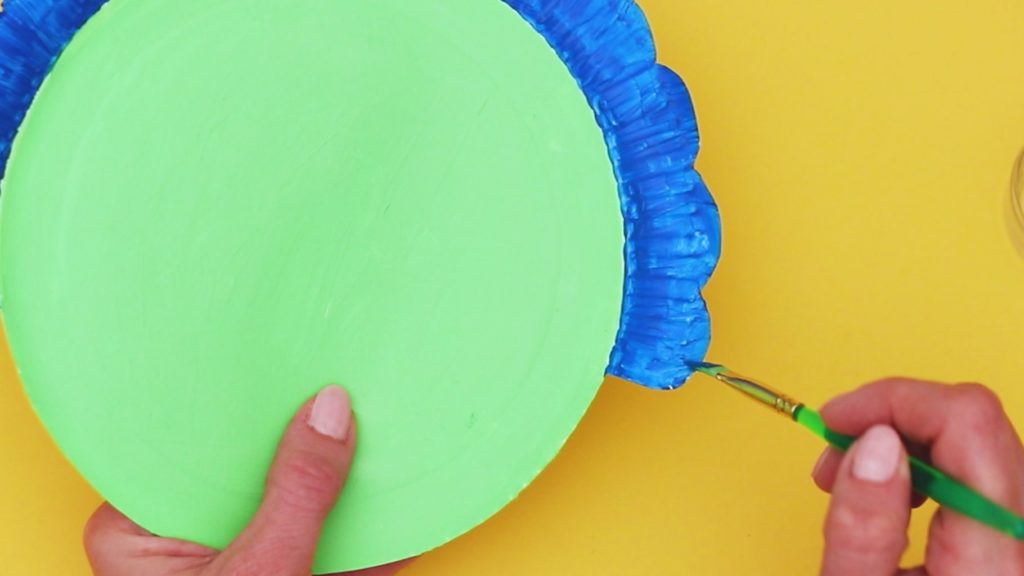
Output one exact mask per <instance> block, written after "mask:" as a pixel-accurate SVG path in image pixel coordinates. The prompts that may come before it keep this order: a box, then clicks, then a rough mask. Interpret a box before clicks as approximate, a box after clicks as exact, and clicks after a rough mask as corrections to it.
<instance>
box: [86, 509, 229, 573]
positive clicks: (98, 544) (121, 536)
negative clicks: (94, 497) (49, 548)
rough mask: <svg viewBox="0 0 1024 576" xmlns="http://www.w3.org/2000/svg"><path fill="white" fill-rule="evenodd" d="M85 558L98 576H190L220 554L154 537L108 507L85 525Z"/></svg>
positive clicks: (207, 549) (191, 544) (189, 544)
mask: <svg viewBox="0 0 1024 576" xmlns="http://www.w3.org/2000/svg"><path fill="white" fill-rule="evenodd" d="M82 537H83V544H84V546H85V554H86V557H87V558H88V559H89V564H90V566H92V570H93V574H96V575H97V576H134V575H136V574H151V575H155V576H159V575H162V574H181V575H182V576H184V575H186V574H188V573H189V571H190V570H197V569H199V568H201V567H203V566H205V565H206V564H208V563H209V562H210V561H211V560H212V559H213V557H214V556H215V555H216V553H217V551H216V550H213V549H211V548H207V547H205V546H200V545H199V544H194V543H192V542H185V541H182V540H174V539H170V538H160V537H158V536H154V535H152V534H150V533H149V532H147V531H146V530H144V529H143V528H141V527H139V526H138V525H137V524H135V523H134V522H132V521H131V520H129V519H128V518H127V517H126V516H124V515H123V514H121V513H120V512H119V511H117V509H115V508H114V507H113V506H111V505H110V504H107V503H104V504H103V505H101V506H100V507H99V508H98V509H97V510H96V512H94V513H93V515H92V517H90V518H89V521H88V522H86V524H85V530H84V532H83V536H82Z"/></svg>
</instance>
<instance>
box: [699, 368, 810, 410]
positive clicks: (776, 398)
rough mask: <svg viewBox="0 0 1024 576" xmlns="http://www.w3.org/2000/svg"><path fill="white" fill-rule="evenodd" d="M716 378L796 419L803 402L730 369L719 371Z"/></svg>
mask: <svg viewBox="0 0 1024 576" xmlns="http://www.w3.org/2000/svg"><path fill="white" fill-rule="evenodd" d="M715 378H718V379H719V380H720V381H722V382H725V383H726V384H728V385H730V386H732V387H733V388H735V389H736V390H739V391H740V392H743V393H744V394H746V395H747V396H750V397H751V398H755V399H757V400H758V401H759V402H761V403H762V404H764V405H765V406H767V407H769V408H771V409H772V410H774V411H776V412H781V413H782V414H785V415H786V416H789V417H790V418H793V419H796V409H797V408H799V407H800V405H801V404H800V403H799V402H797V401H796V400H793V399H792V398H790V397H789V396H786V395H785V394H783V393H781V392H777V391H775V390H772V389H771V388H770V387H768V386H766V385H764V384H761V383H760V382H757V381H754V380H751V379H750V378H747V377H746V376H740V375H739V374H736V373H734V372H730V371H729V370H725V371H722V372H719V373H718V374H716V375H715Z"/></svg>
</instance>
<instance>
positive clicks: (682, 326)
mask: <svg viewBox="0 0 1024 576" xmlns="http://www.w3.org/2000/svg"><path fill="white" fill-rule="evenodd" d="M106 1H107V0H8V2H6V3H5V8H4V12H3V13H2V14H0V55H2V58H0V178H2V177H3V174H4V170H5V168H6V165H7V159H8V156H9V154H10V149H11V144H12V142H13V140H14V136H15V133H16V131H17V128H18V126H19V125H20V124H21V122H22V120H23V119H24V117H25V113H26V111H27V110H28V107H29V105H30V104H31V102H32V98H33V97H34V96H35V94H36V92H37V91H38V89H39V85H40V84H41V83H42V81H43V78H45V76H46V74H47V72H48V71H49V70H50V67H51V66H52V64H53V62H54V60H56V58H57V56H58V55H59V54H60V51H61V50H62V49H63V48H64V46H66V45H67V43H68V42H69V41H70V40H71V37H72V36H73V35H74V34H75V32H77V31H78V29H79V28H81V26H82V25H83V24H84V23H85V22H86V21H87V20H88V19H89V18H90V17H91V16H92V15H93V14H95V13H96V11H97V10H99V9H100V7H101V6H102V5H103V4H104V3H106ZM503 1H504V2H505V3H506V4H508V5H509V6H510V7H511V8H513V9H515V10H516V11H517V12H518V13H519V14H521V15H522V16H523V18H525V19H526V20H527V21H528V22H529V23H530V24H531V25H532V26H533V27H534V28H535V29H536V30H537V31H538V32H539V33H541V34H542V35H543V36H544V37H545V38H546V39H547V41H548V43H549V44H550V45H551V47H552V48H553V49H554V50H555V51H556V52H557V53H558V55H559V56H560V57H561V58H562V60H563V61H564V62H565V64H566V66H567V67H568V69H569V72H570V73H571V74H572V75H573V77H575V78H576V80H577V82H578V83H579V85H580V88H581V89H582V90H583V92H584V94H585V95H586V97H587V100H588V101H589V102H590V105H591V107H592V108H593V110H594V115H595V118H596V119H597V122H598V123H599V124H600V126H601V129H602V130H603V131H604V135H605V141H606V142H607V144H608V154H609V158H610V159H611V162H612V165H613V168H614V170H615V174H616V177H617V179H618V183H619V200H620V203H621V205H622V217H623V221H624V226H625V248H624V259H625V284H624V286H623V298H622V313H621V318H620V323H619V331H618V334H617V336H616V341H615V346H614V348H613V350H612V353H611V357H610V360H609V365H608V369H607V371H608V373H609V374H613V375H615V376H619V377H622V378H625V379H627V380H631V381H633V382H637V383H639V384H642V385H644V386H648V387H651V388H661V389H671V388H676V387H678V386H680V385H682V384H683V382H685V381H686V379H687V378H688V377H689V376H690V374H691V370H690V368H689V367H688V365H687V362H691V361H699V360H701V359H703V358H704V354H705V353H706V352H707V347H708V344H709V342H710V338H711V329H710V319H709V316H708V312H707V309H706V307H705V305H704V300H703V298H702V297H701V293H700V291H701V288H702V287H703V286H704V284H705V283H706V282H707V280H708V278H709V277H710V276H711V273H712V271H713V270H714V267H715V264H716V263H717V262H718V255H719V251H720V246H721V236H720V225H719V220H718V210H717V208H716V207H715V204H714V201H713V200H712V198H711V195H710V193H709V192H708V190H707V188H706V187H705V186H704V183H703V181H702V180H701V178H700V175H699V174H697V172H696V171H695V170H694V166H693V162H694V159H695V158H696V156H697V150H698V147H699V140H698V135H697V123H696V119H695V116H694V111H693V104H692V102H691V100H690V96H689V93H688V92H687V90H686V86H685V85H684V84H683V82H682V80H680V78H679V77H678V76H677V75H676V74H675V73H674V72H672V71H671V70H669V69H668V68H666V67H664V66H661V65H659V64H657V63H656V60H655V50H654V40H653V38H652V36H651V31H650V27H649V26H648V23H647V19H646V18H645V16H644V14H643V12H642V11H641V10H640V8H639V7H638V6H637V5H636V4H635V3H634V1H633V0H503Z"/></svg>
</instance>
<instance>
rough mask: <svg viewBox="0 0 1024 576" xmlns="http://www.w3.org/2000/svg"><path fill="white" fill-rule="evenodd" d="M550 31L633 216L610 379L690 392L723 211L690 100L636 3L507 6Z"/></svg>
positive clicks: (706, 339)
mask: <svg viewBox="0 0 1024 576" xmlns="http://www.w3.org/2000/svg"><path fill="white" fill-rule="evenodd" d="M505 1H506V2H507V3H508V4H509V5H511V6H513V7H515V8H516V10H518V11H519V12H520V13H521V14H522V15H523V17H524V18H526V19H527V20H529V21H530V22H531V23H532V24H533V26H534V27H535V28H536V29H537V31H539V32H540V33H541V34H543V35H544V36H545V37H546V38H547V39H548V41H549V42H550V43H551V45H552V47H553V48H554V49H555V50H556V51H557V52H558V54H559V55H560V56H561V57H562V59H563V60H564V61H565V63H566V66H567V67H568V68H569V70H570V72H571V73H572V74H573V76H574V77H576V79H577V80H578V81H579V84H580V87H581V88H582V89H583V91H584V92H585V93H586V95H587V98H588V100H589V101H590V104H591V106H592V107H593V109H594V112H595V115H596V117H597V121H598V122H599V123H600V125H601V128H602V129H603V130H604V134H605V138H606V140H607V142H608V150H609V155H610V157H611V159H612V163H613V164H614V165H615V172H616V177H617V179H618V185H619V197H620V200H621V202H622V217H623V219H624V221H625V231H626V242H625V254H624V255H625V268H626V282H625V285H624V286H623V291H622V313H621V319H620V324H619V331H618V336H617V337H616V340H615V347H614V349H613V350H612V354H611V359H610V362H609V365H608V373H609V374H613V375H615V376H619V377H620V378H625V379H626V380H631V381H633V382H636V383H638V384H642V385H644V386H647V387H650V388H659V389H672V388H676V387H678V386H681V385H682V384H683V383H684V382H685V381H686V379H687V378H689V376H690V374H691V370H690V368H689V367H688V364H687V362H688V361H699V360H702V359H703V358H704V354H705V353H706V352H707V349H708V345H709V343H710V340H711V322H710V318H709V317H708V312H707V308H706V306H705V305H704V299H703V298H702V297H701V289H702V288H703V286H704V284H705V283H706V282H707V281H708V279H709V278H710V277H711V273H712V271H713V270H714V268H715V265H716V264H717V263H718V256H719V251H720V249H721V233H720V225H719V221H718V209H717V208H716V206H715V203H714V201H713V200H712V198H711V194H710V193H709V192H708V190H707V188H706V187H705V186H704V182H703V180H702V179H701V177H700V174H698V173H697V171H696V170H695V169H694V165H693V163H694V160H695V159H696V157H697V151H698V148H699V145H700V142H699V138H698V134H697V121H696V117H695V115H694V111H693V104H692V102H691V100H690V94H689V92H688V91H687V89H686V86H685V85H684V84H683V81H682V80H681V79H680V78H679V76H677V75H676V73H675V72H673V71H672V70H670V69H668V68H667V67H665V66H661V65H660V64H657V63H656V62H655V50H654V39H653V38H652V37H651V32H650V29H649V28H648V25H647V20H646V18H645V17H644V14H643V12H642V11H641V10H640V8H639V7H638V6H637V5H636V4H635V3H634V2H633V0H594V1H593V2H571V1H548V0H505Z"/></svg>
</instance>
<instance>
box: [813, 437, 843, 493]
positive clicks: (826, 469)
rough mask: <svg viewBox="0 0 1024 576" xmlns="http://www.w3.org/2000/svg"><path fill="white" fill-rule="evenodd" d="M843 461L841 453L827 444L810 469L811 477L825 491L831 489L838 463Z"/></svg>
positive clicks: (837, 470) (837, 471)
mask: <svg viewBox="0 0 1024 576" xmlns="http://www.w3.org/2000/svg"><path fill="white" fill-rule="evenodd" d="M842 461H843V453H842V452H840V451H839V450H838V449H836V448H833V447H832V446H827V447H826V448H825V450H824V451H823V452H822V453H821V456H819V457H818V461H817V462H816V463H815V464H814V470H812V471H811V478H813V479H814V483H815V484H817V485H818V488H821V489H822V490H823V491H825V492H831V491H832V484H833V483H834V482H835V481H836V474H838V473H839V465H840V463H842Z"/></svg>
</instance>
